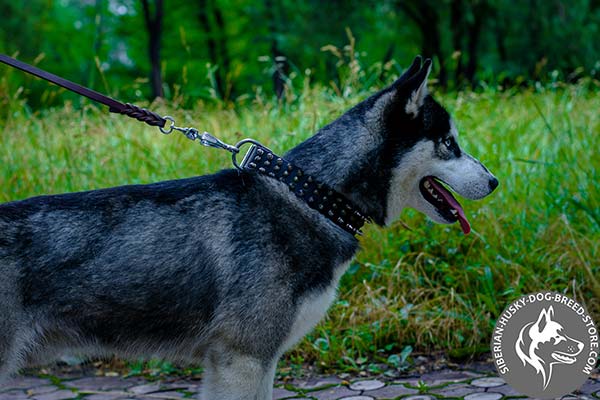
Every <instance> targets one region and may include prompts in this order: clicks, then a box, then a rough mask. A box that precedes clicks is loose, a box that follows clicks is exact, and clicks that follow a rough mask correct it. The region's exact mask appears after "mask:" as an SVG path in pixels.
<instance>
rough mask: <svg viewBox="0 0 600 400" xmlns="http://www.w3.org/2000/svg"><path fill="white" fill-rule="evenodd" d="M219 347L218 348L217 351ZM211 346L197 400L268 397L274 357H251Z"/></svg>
mask: <svg viewBox="0 0 600 400" xmlns="http://www.w3.org/2000/svg"><path fill="white" fill-rule="evenodd" d="M219 350H220V351H219ZM219 350H216V349H215V350H211V351H209V354H208V355H207V357H206V359H205V362H204V367H205V373H204V384H203V387H202V393H201V395H200V399H201V400H215V399H219V400H271V399H272V398H273V379H274V377H275V366H276V365H277V359H275V360H272V361H270V362H264V361H261V360H259V359H257V358H255V357H252V356H247V355H242V354H237V353H232V352H228V351H227V350H224V349H222V348H221V349H219Z"/></svg>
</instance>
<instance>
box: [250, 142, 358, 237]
mask: <svg viewBox="0 0 600 400" xmlns="http://www.w3.org/2000/svg"><path fill="white" fill-rule="evenodd" d="M239 168H240V169H242V170H243V171H247V172H253V173H258V174H261V175H265V176H268V177H271V178H273V179H277V180H278V181H280V182H283V183H285V184H286V185H287V187H288V188H289V189H290V190H291V191H292V192H293V193H294V194H295V195H296V196H298V197H299V198H301V199H302V200H304V201H305V202H306V204H307V205H308V206H309V207H310V208H312V209H314V210H316V211H318V212H320V213H321V214H322V215H324V216H325V217H326V218H328V219H329V220H331V221H332V222H333V223H335V224H336V225H337V226H339V227H340V228H342V229H344V230H345V231H347V232H349V233H351V234H352V235H362V232H361V228H362V227H363V225H364V224H365V223H366V222H368V218H367V217H365V216H364V215H363V214H362V213H361V212H360V211H359V209H358V207H356V205H354V204H353V203H352V202H351V201H350V200H348V199H347V198H346V197H345V196H344V195H343V194H341V193H339V192H337V191H336V190H334V189H333V188H331V187H330V186H328V185H326V184H324V183H321V182H319V181H318V180H317V179H316V178H315V177H313V176H311V175H307V174H305V173H304V171H302V169H300V168H299V167H297V166H295V165H293V164H292V163H290V162H289V161H287V160H285V159H283V158H281V157H279V156H277V155H276V154H274V153H273V152H272V151H271V150H269V149H268V148H266V147H264V146H262V145H260V144H258V143H256V142H254V143H253V144H252V146H251V147H250V149H249V150H248V152H247V153H246V155H245V156H244V159H243V161H242V163H241V164H240V165H239Z"/></svg>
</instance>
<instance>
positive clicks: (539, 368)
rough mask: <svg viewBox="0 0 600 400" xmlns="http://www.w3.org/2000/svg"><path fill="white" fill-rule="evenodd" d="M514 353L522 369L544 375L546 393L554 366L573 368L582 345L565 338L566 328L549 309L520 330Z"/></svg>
mask: <svg viewBox="0 0 600 400" xmlns="http://www.w3.org/2000/svg"><path fill="white" fill-rule="evenodd" d="M515 350H516V352H517V356H519V358H520V359H521V361H522V362H523V365H527V364H529V365H530V366H532V367H533V368H534V369H535V370H536V372H537V373H539V374H541V375H542V380H543V385H544V389H546V388H547V387H548V384H549V383H550V380H551V379H552V371H553V369H554V366H555V365H556V364H566V365H571V364H574V363H575V362H576V361H577V358H576V357H577V356H578V355H579V354H581V351H582V350H583V342H582V341H579V340H577V339H575V338H572V337H571V336H569V335H567V334H566V332H565V328H564V327H563V325H562V324H561V323H560V322H558V321H556V320H555V319H554V308H553V307H552V306H550V307H548V308H547V309H542V311H541V312H540V315H539V316H538V318H537V320H536V321H532V322H530V323H528V324H526V325H525V326H524V327H523V328H522V329H521V330H520V332H519V339H518V340H517V343H516V344H515Z"/></svg>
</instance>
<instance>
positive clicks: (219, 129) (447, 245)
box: [0, 48, 600, 374]
mask: <svg viewBox="0 0 600 400" xmlns="http://www.w3.org/2000/svg"><path fill="white" fill-rule="evenodd" d="M328 51H332V52H336V51H337V52H339V53H340V54H341V56H342V58H344V57H345V59H346V60H347V61H344V63H345V64H343V65H342V66H341V67H342V70H341V71H340V72H339V74H340V76H343V77H344V78H343V79H341V80H340V84H339V85H336V86H333V87H330V88H329V89H324V88H323V87H322V86H319V85H311V84H309V81H308V80H307V78H305V79H304V80H303V81H302V85H298V86H299V87H298V88H297V89H294V91H291V92H290V93H289V94H288V96H287V97H286V98H284V99H283V100H282V101H276V100H274V99H273V98H272V97H271V96H269V95H265V94H264V92H262V91H260V90H257V91H256V94H255V95H254V97H252V98H251V99H249V98H247V99H245V98H242V99H240V100H239V101H238V102H236V103H234V104H233V105H231V104H226V103H222V102H216V103H214V102H211V103H197V104H195V105H194V107H193V108H191V109H184V108H180V107H178V104H177V103H172V104H169V105H167V104H165V103H164V102H155V103H154V104H152V109H153V110H155V111H157V112H159V113H160V114H171V115H174V116H175V118H176V119H177V121H178V122H179V123H180V124H181V125H186V126H192V125H193V126H196V127H198V128H200V129H205V130H207V131H210V132H213V133H215V134H218V136H220V137H221V138H223V139H224V140H225V141H228V142H235V141H237V140H238V139H240V138H242V137H254V138H256V139H258V140H260V141H262V142H264V143H265V144H266V145H268V146H269V147H271V148H273V149H274V150H275V151H276V152H280V153H282V152H284V150H286V149H289V148H290V147H292V146H294V145H295V144H297V143H299V142H300V141H302V140H303V139H305V138H307V137H308V136H309V135H310V134H311V133H312V132H314V131H316V130H317V129H318V128H319V127H321V126H323V125H324V124H325V123H327V122H328V121H331V120H332V119H334V118H335V117H337V116H338V115H340V114H341V113H342V112H343V111H344V110H345V109H347V108H348V107H349V106H351V105H353V104H355V103H356V102H357V101H359V100H360V99H362V98H364V97H365V96H367V95H368V93H369V92H372V91H374V90H376V89H377V88H376V87H373V88H371V89H369V90H367V89H366V88H367V87H368V85H369V84H368V82H369V79H368V76H369V73H370V72H369V71H370V69H369V68H366V69H365V68H364V65H365V62H363V61H362V60H360V59H359V60H358V65H359V66H358V67H356V68H355V67H353V66H352V65H353V63H354V61H355V60H354V59H353V58H352V57H350V58H348V57H347V53H346V55H344V54H345V53H344V51H345V50H343V49H342V50H339V49H334V48H331V49H330V50H328ZM351 53H352V52H351ZM11 74H12V73H11ZM11 74H9V75H8V76H5V77H4V78H3V79H2V80H0V89H1V90H0V93H2V95H1V96H0V141H1V142H2V146H1V147H0V163H1V165H2V168H0V187H1V188H2V190H0V201H10V200H16V199H22V198H26V197H29V196H34V195H39V194H49V193H61V192H71V191H78V190H87V189H95V188H101V187H108V186H114V185H121V184H131V183H146V182H154V181H159V180H165V179H176V178H183V177H187V176H193V175H198V174H204V173H210V172H214V171H217V170H219V169H221V168H226V167H229V166H230V161H229V159H228V158H227V157H225V156H224V154H223V153H221V152H218V151H214V150H210V149H205V148H201V147H198V146H197V145H195V144H192V143H191V142H189V141H188V140H187V139H185V138H184V137H182V136H177V135H171V136H162V135H161V134H160V133H159V132H158V130H155V129H151V128H149V127H147V126H145V125H143V124H140V123H137V122H135V121H131V120H129V119H126V118H124V117H119V116H115V115H107V114H106V112H105V110H102V111H100V110H99V109H97V108H96V107H95V106H92V105H89V104H88V103H87V102H86V101H80V100H79V101H78V102H77V103H78V104H79V105H80V109H79V110H76V109H75V108H74V105H73V104H72V103H71V102H67V103H66V104H65V105H64V106H63V107H56V108H50V109H45V110H35V109H33V108H30V107H27V105H26V100H25V98H24V97H23V92H24V90H23V89H22V88H20V87H16V88H15V86H14V85H15V82H14V81H12V76H13V75H11ZM299 81H300V78H296V80H295V82H299ZM599 86H600V84H599V82H597V81H594V80H590V79H587V80H585V81H582V82H581V83H580V84H578V85H564V84H560V83H555V84H552V85H548V86H538V87H537V89H536V88H532V89H529V90H523V91H519V90H505V91H503V92H497V91H495V90H493V89H491V88H488V89H486V90H483V91H482V92H479V93H476V92H472V91H464V92H451V93H446V94H441V95H439V97H440V100H441V101H442V103H444V104H445V105H446V106H447V107H448V108H449V109H450V110H451V112H452V114H453V115H454V117H455V119H456V121H457V124H458V126H459V130H460V132H461V137H460V141H461V143H462V145H463V147H464V148H465V149H466V150H467V151H469V152H470V153H472V154H474V155H476V156H478V157H479V158H481V159H482V161H483V162H485V164H486V165H487V166H488V167H489V168H490V169H491V170H492V171H493V172H494V173H495V174H496V175H497V176H498V179H499V180H500V187H499V188H498V190H497V191H496V192H495V193H494V194H493V195H492V196H490V197H489V198H487V199H485V200H483V201H477V202H474V201H468V200H464V201H463V203H464V206H465V210H466V212H467V214H468V216H469V219H470V220H471V223H472V226H473V233H472V234H471V235H468V236H464V235H462V234H461V232H460V229H458V228H457V227H456V226H440V225H436V224H433V223H431V222H429V221H428V220H426V218H425V217H424V216H423V215H421V214H419V213H417V212H414V211H412V210H407V211H405V212H404V213H403V215H402V217H401V220H400V221H399V222H398V223H396V224H394V225H393V226H391V227H390V228H387V229H380V228H377V227H374V226H372V227H369V228H368V231H367V233H366V235H365V237H364V238H363V239H362V247H363V250H362V251H361V252H360V253H359V255H358V257H357V259H356V261H355V262H354V264H353V265H351V266H350V268H349V270H348V272H347V273H346V275H344V277H343V278H342V283H341V288H340V297H339V299H338V301H337V302H336V303H335V304H334V305H333V307H332V309H331V310H330V312H329V316H328V317H327V319H326V320H325V321H323V322H322V323H321V324H320V325H318V326H317V328H316V329H315V330H314V331H313V332H312V333H311V334H309V335H308V336H307V337H306V338H305V339H304V340H303V341H302V342H301V343H300V344H299V345H298V346H297V347H296V348H295V349H294V350H292V351H290V352H289V353H288V354H287V356H286V357H287V358H286V360H284V361H283V362H282V364H280V365H285V364H286V363H291V364H293V365H300V364H304V363H314V364H315V365H316V366H317V367H318V368H319V369H322V370H332V369H336V370H346V371H370V372H378V371H382V370H384V369H385V368H392V369H395V370H402V369H404V368H406V367H407V366H408V365H410V363H411V360H412V358H411V357H412V355H413V354H414V353H418V352H423V351H432V350H444V351H448V352H449V354H450V355H454V356H455V357H457V358H461V359H462V358H465V357H468V356H469V355H470V354H474V353H479V352H481V351H482V349H485V348H486V347H487V343H488V341H489V339H490V334H491V330H492V328H493V324H494V321H495V318H497V317H498V315H499V314H500V313H501V312H502V309H503V307H505V306H506V305H507V304H508V303H509V302H510V301H511V300H512V299H515V298H516V297H518V296H520V295H522V294H524V293H528V292H532V291H537V290H556V291H560V292H565V293H568V294H570V295H571V296H574V297H575V298H577V299H578V300H579V301H581V302H582V303H584V304H585V305H586V306H587V308H588V309H589V311H590V312H591V313H592V314H593V315H594V316H595V318H596V320H598V319H599V317H600V302H599V299H600V284H599V283H598V278H597V277H598V276H599V273H600V264H599V263H598V261H597V260H598V259H600V215H599V212H598V210H600V180H599V179H598V175H597V171H598V167H600V165H599V161H598V158H597V157H596V151H595V149H598V148H599V147H600V136H599V135H597V134H596V133H597V132H598V131H599V130H600V116H599V115H598V113H597V110H598V109H599V108H600V100H599V98H598V97H597V96H596V93H597V90H598V87H599ZM46 93H47V96H48V97H49V98H51V97H53V96H57V90H55V89H51V88H47V89H46ZM142 105H144V104H143V103H142ZM170 368H172V366H170V364H161V363H158V364H156V365H149V366H146V365H143V364H139V365H138V364H134V365H133V367H132V369H133V371H134V372H135V371H138V370H139V371H148V370H149V371H154V372H150V373H158V374H161V373H169V371H168V370H170ZM293 371H294V370H293V369H292V370H288V372H287V373H293Z"/></svg>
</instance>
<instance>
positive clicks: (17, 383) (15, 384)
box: [0, 376, 51, 393]
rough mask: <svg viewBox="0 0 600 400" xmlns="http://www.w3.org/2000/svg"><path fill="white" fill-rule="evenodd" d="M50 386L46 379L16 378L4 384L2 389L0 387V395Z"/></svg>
mask: <svg viewBox="0 0 600 400" xmlns="http://www.w3.org/2000/svg"><path fill="white" fill-rule="evenodd" d="M50 384H51V382H50V380H48V379H43V378H34V377H28V376H17V377H15V378H12V379H9V380H8V381H6V382H4V384H3V385H2V387H0V393H1V392H7V391H9V390H12V389H32V388H36V387H39V386H48V385H50Z"/></svg>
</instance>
